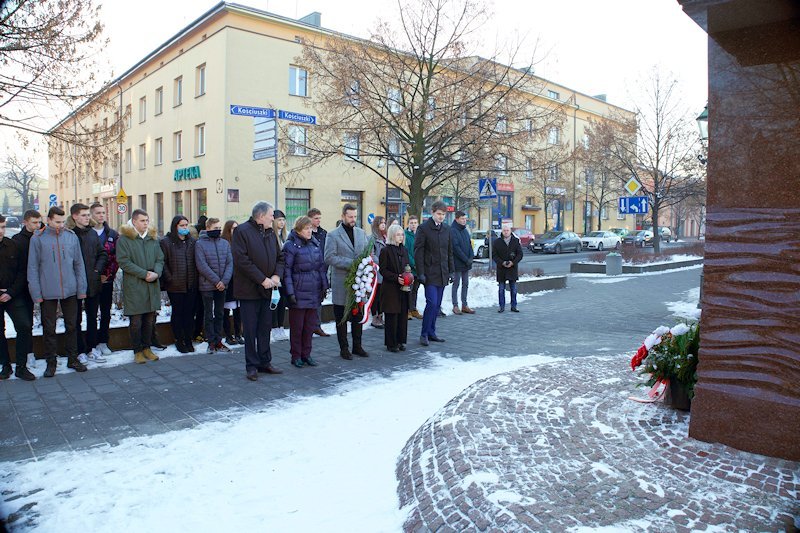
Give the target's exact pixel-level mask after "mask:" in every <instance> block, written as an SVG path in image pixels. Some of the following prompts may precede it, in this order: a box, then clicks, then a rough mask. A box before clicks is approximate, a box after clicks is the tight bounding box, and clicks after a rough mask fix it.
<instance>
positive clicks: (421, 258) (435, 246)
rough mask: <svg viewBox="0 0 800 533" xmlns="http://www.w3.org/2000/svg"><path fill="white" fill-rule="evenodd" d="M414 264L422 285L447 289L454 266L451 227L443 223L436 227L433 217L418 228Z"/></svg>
mask: <svg viewBox="0 0 800 533" xmlns="http://www.w3.org/2000/svg"><path fill="white" fill-rule="evenodd" d="M414 263H415V265H416V267H417V277H418V278H419V279H420V283H425V284H426V285H432V286H436V287H446V286H447V284H448V283H449V281H450V280H449V278H450V274H452V273H454V272H455V266H454V265H453V245H452V241H451V238H450V226H448V225H447V224H445V223H444V222H442V223H441V224H439V226H438V227H436V224H435V223H434V221H433V217H431V218H429V219H428V220H426V221H425V223H424V224H422V225H420V227H419V228H417V234H416V237H415V240H414Z"/></svg>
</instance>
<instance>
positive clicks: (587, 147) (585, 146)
mask: <svg viewBox="0 0 800 533" xmlns="http://www.w3.org/2000/svg"><path fill="white" fill-rule="evenodd" d="M583 147H584V148H585V149H586V150H588V149H589V136H588V135H584V136H583Z"/></svg>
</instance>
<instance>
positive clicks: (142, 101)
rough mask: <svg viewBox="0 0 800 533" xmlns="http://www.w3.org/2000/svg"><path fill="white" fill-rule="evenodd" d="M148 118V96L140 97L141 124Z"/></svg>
mask: <svg viewBox="0 0 800 533" xmlns="http://www.w3.org/2000/svg"><path fill="white" fill-rule="evenodd" d="M145 120H147V97H146V96H142V97H141V98H139V124H141V123H142V122H144V121H145Z"/></svg>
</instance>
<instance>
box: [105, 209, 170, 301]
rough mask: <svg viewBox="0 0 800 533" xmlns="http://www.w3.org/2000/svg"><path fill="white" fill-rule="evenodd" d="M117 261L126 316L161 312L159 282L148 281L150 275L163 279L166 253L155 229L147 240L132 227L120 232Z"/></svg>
mask: <svg viewBox="0 0 800 533" xmlns="http://www.w3.org/2000/svg"><path fill="white" fill-rule="evenodd" d="M117 261H118V262H119V268H120V269H121V270H122V305H123V313H124V314H125V316H131V315H143V314H145V313H152V312H154V311H158V310H159V309H161V287H160V286H159V284H158V280H155V281H153V282H149V281H147V280H146V278H147V272H148V271H151V272H155V273H156V274H158V277H159V278H160V277H161V274H162V272H163V271H164V252H162V251H161V246H159V244H158V240H157V239H156V228H148V230H147V233H146V234H145V236H144V239H143V238H141V237H139V234H138V233H136V229H135V228H134V227H133V226H131V225H130V224H125V225H123V226H120V228H119V241H118V242H117Z"/></svg>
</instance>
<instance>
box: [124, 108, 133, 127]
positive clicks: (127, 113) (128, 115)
mask: <svg viewBox="0 0 800 533" xmlns="http://www.w3.org/2000/svg"><path fill="white" fill-rule="evenodd" d="M132 112H133V111H132V110H131V104H128V105H126V106H125V129H126V130H129V129H131V113H132Z"/></svg>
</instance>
